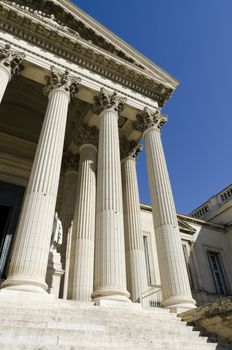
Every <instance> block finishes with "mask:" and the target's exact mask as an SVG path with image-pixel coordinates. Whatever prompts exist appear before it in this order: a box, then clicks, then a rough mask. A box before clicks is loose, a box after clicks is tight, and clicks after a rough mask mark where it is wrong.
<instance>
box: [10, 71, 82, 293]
mask: <svg viewBox="0 0 232 350" xmlns="http://www.w3.org/2000/svg"><path fill="white" fill-rule="evenodd" d="M78 84H79V80H75V79H73V78H71V77H70V75H69V73H68V71H65V73H61V72H59V71H57V70H56V69H55V68H53V67H52V72H51V76H49V77H47V87H46V89H45V90H46V93H47V94H48V98H49V102H48V106H47V110H46V115H45V118H44V122H43V126H42V131H41V134H40V138H39V142H38V146H37V150H36V155H35V159H34V162H33V166H32V170H31V175H30V179H29V184H28V187H27V191H26V195H25V200H24V206H23V210H22V214H21V218H20V222H19V227H18V230H17V234H16V241H15V244H14V249H13V254H12V258H11V263H10V268H9V274H8V278H7V280H6V281H5V282H4V284H3V287H4V288H10V289H15V290H22V291H32V292H39V293H45V290H46V289H47V285H46V283H45V276H46V270H47V262H48V253H49V246H50V239H51V232H52V225H53V218H54V211H55V204H56V196H57V189H58V183H59V176H60V167H61V159H62V152H63V143H64V135H65V125H66V119H67V112H68V105H69V101H70V95H71V97H72V96H73V95H74V93H75V92H76V90H77V86H78Z"/></svg>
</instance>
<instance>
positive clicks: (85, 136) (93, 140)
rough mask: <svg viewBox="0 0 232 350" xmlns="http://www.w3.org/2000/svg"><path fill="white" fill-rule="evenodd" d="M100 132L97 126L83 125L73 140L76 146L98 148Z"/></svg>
mask: <svg viewBox="0 0 232 350" xmlns="http://www.w3.org/2000/svg"><path fill="white" fill-rule="evenodd" d="M98 134H99V131H98V129H97V128H96V126H89V125H87V124H83V125H82V126H81V128H80V129H79V130H78V132H77V133H76V135H75V136H74V138H73V141H74V142H75V144H76V145H78V146H82V145H84V144H91V145H94V146H96V147H97V145H98Z"/></svg>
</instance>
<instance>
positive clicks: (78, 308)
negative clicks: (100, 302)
mask: <svg viewBox="0 0 232 350" xmlns="http://www.w3.org/2000/svg"><path fill="white" fill-rule="evenodd" d="M45 299H46V298H45ZM12 300H13V301H12V302H10V300H9V299H8V300H6V298H5V300H4V298H1V296H0V320H1V322H0V350H11V349H12V350H22V349H23V350H126V349H127V350H153V349H154V350H232V349H231V348H229V347H228V346H227V347H225V344H224V345H223V347H221V345H220V344H217V343H213V342H212V343H209V342H208V338H207V337H201V336H199V335H200V331H199V330H197V331H193V327H187V326H186V322H182V321H181V320H180V319H179V318H178V317H177V316H176V315H175V314H172V313H170V312H169V311H168V310H165V309H161V308H150V309H138V306H137V305H135V306H133V305H132V307H131V308H130V307H120V308H118V309H116V308H114V307H112V308H109V307H97V306H93V304H91V303H87V304H81V303H76V302H73V301H63V300H47V299H46V300H45V301H43V300H42V299H41V300H37V299H36V298H35V300H34V301H32V300H27V299H26V298H23V299H22V300H21V299H18V300H15V299H14V298H13V299H12ZM6 301H7V302H6Z"/></svg>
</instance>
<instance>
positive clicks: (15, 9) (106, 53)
mask: <svg viewBox="0 0 232 350" xmlns="http://www.w3.org/2000/svg"><path fill="white" fill-rule="evenodd" d="M36 3H37V1H35V2H31V1H19V0H18V1H14V2H13V1H2V4H0V18H1V21H0V28H1V29H2V30H3V31H5V32H7V33H11V34H12V35H13V36H16V37H17V38H19V39H20V41H22V40H23V41H25V42H28V43H30V46H31V45H33V47H34V46H35V47H38V48H41V49H42V50H43V52H44V50H46V51H47V52H46V55H47V53H51V54H52V55H53V56H56V57H59V58H60V59H65V60H67V61H68V62H70V63H73V64H74V65H76V66H77V65H78V66H79V67H82V68H85V69H86V70H88V71H90V72H92V73H94V74H95V75H99V76H101V77H102V78H103V79H107V80H108V79H109V80H110V81H111V82H112V83H113V84H115V83H116V84H118V85H122V86H124V87H125V88H128V89H130V90H132V91H133V92H136V93H138V94H139V95H142V96H146V97H148V98H149V99H150V100H153V101H156V102H157V103H158V105H159V107H162V106H163V105H164V103H165V102H166V101H167V100H168V99H169V97H170V96H171V94H172V92H173V91H174V90H175V88H176V87H177V85H178V83H177V82H176V81H175V80H174V79H173V80H171V79H166V80H165V79H164V77H163V76H162V75H160V76H159V75H158V74H155V73H154V72H152V71H151V70H149V69H148V70H146V69H145V68H144V67H142V66H141V65H140V64H135V62H133V60H132V59H126V55H124V56H125V57H124V56H123V55H122V54H120V55H119V54H116V53H115V52H112V50H108V49H107V50H106V47H104V45H103V47H102V46H101V45H99V42H98V44H97V43H96V42H95V40H90V39H89V37H88V36H87V37H86V36H85V35H83V34H82V35H80V34H79V32H78V29H76V27H75V26H76V25H77V24H75V25H74V24H73V28H75V29H73V28H72V26H71V27H70V18H69V16H68V15H65V16H63V19H62V20H61V14H60V13H61V12H62V11H58V9H59V8H60V7H59V6H58V5H57V4H56V5H54V1H43V3H44V4H43V5H44V6H43V11H41V13H39V12H38V11H37V10H36V8H37V9H38V6H39V7H40V8H41V1H40V5H38V4H36ZM52 3H53V5H52ZM23 4H24V5H23ZM48 4H50V5H49V6H48ZM46 6H47V7H46ZM54 6H58V7H56V8H55V7H54ZM44 11H45V12H44ZM52 11H53V12H52ZM52 13H55V16H56V17H54V15H52ZM48 15H50V18H49V17H48ZM69 15H70V14H69ZM51 16H53V17H51ZM75 21H77V19H75V18H74V19H73V21H71V23H74V22H75ZM65 23H66V24H67V25H68V26H67V25H66V24H65ZM78 28H79V27H78ZM79 31H80V30H79ZM90 32H91V33H92V32H93V33H92V39H93V38H95V34H94V33H95V32H94V31H93V30H92V29H91V31H90ZM100 41H101V40H100ZM107 47H108V46H107ZM131 60H132V61H131ZM167 76H168V75H167Z"/></svg>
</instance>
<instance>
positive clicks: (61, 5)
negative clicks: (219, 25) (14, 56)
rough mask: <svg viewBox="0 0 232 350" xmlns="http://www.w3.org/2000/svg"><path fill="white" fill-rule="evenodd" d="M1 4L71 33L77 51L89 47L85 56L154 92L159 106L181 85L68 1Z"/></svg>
mask: <svg viewBox="0 0 232 350" xmlns="http://www.w3.org/2000/svg"><path fill="white" fill-rule="evenodd" d="M2 3H5V4H9V5H11V6H13V7H14V8H15V9H16V10H17V9H18V10H19V11H22V12H24V13H25V14H30V16H32V17H33V18H34V19H36V20H39V22H40V23H41V24H44V25H45V26H46V25H49V26H50V27H52V28H54V30H58V31H59V32H64V33H66V34H70V35H71V36H73V38H74V40H76V41H77V42H78V44H77V45H76V47H75V48H74V49H76V51H78V50H79V52H81V51H83V50H82V47H81V44H83V45H86V46H85V48H84V52H85V53H86V54H87V55H86V56H88V55H89V56H90V55H95V60H96V61H98V64H99V65H102V66H105V65H106V63H107V66H108V68H109V69H111V70H112V71H113V70H114V71H115V70H117V71H118V72H117V73H118V74H120V73H121V76H122V77H123V76H126V75H127V76H128V77H129V78H131V79H133V80H134V81H135V80H136V82H138V83H140V85H141V86H144V87H148V88H150V90H153V91H155V94H151V96H150V97H151V98H157V100H158V101H157V102H158V103H159V105H160V106H162V105H163V104H164V103H165V102H166V100H168V98H169V97H170V95H171V94H172V92H173V91H174V90H175V88H176V87H177V86H178V82H177V81H176V80H175V79H174V78H172V77H171V76H170V75H169V74H168V73H166V72H165V71H163V70H162V69H161V68H159V67H158V66H157V65H155V64H154V63H153V62H151V61H150V60H148V59H146V58H145V57H144V56H143V55H142V54H140V53H138V52H137V51H136V50H135V49H133V48H132V47H130V46H129V45H128V44H126V43H125V42H124V41H123V40H121V39H119V38H118V37H117V36H116V35H114V34H113V33H112V32H110V31H109V30H107V29H106V28H105V27H103V26H102V25H100V24H99V23H98V22H96V21H95V20H94V19H92V18H91V17H90V16H88V15H87V14H86V13H84V12H83V11H82V10H80V9H79V8H78V7H77V6H75V5H74V4H72V3H71V2H69V1H67V0H59V1H56V0H33V1H32V0H13V1H11V0H8V1H6V0H5V1H2ZM23 24H24V22H23ZM28 27H29V24H28ZM41 33H42V30H41ZM46 39H48V38H46ZM78 45H79V46H78ZM67 46H68V45H67ZM94 50H95V51H94ZM75 54H76V52H75ZM106 57H107V59H106ZM114 60H115V62H114ZM125 67H126V68H125ZM152 80H153V83H152ZM147 95H149V94H147Z"/></svg>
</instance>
